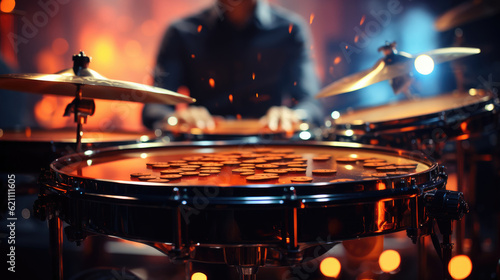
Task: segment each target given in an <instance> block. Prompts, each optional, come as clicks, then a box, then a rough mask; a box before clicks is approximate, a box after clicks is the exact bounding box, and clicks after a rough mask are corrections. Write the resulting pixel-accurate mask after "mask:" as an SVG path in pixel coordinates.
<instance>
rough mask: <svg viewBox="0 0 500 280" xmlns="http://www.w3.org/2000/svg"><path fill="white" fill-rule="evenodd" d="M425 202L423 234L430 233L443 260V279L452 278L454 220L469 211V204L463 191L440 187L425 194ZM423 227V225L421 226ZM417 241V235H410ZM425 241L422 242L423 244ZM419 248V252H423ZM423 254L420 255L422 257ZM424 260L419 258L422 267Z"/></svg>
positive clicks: (459, 218)
mask: <svg viewBox="0 0 500 280" xmlns="http://www.w3.org/2000/svg"><path fill="white" fill-rule="evenodd" d="M423 204H424V209H425V212H426V215H427V217H428V218H429V219H428V220H427V223H426V225H425V227H426V229H424V230H423V231H424V232H422V233H421V234H422V235H428V234H430V236H431V240H432V243H433V245H434V248H435V249H436V252H437V255H438V257H439V259H440V260H441V262H442V267H443V279H445V280H450V279H451V277H450V274H449V271H448V263H449V262H450V260H451V255H452V249H453V243H451V235H452V233H453V230H452V229H453V221H454V220H455V221H459V220H461V219H462V217H463V216H464V215H465V214H466V213H468V212H469V206H468V204H467V203H466V202H465V200H464V197H463V194H462V193H461V192H455V191H447V190H445V189H439V190H436V191H434V192H428V193H426V194H425V195H424V196H423ZM435 224H437V227H438V229H439V232H440V233H441V235H442V242H441V243H440V242H439V238H438V236H437V233H436V230H435V227H434V225H435ZM419 227H420V228H422V227H421V226H419ZM422 235H421V236H419V237H420V238H419V239H420V241H422V240H423V238H422V237H423V236H422ZM410 237H411V238H412V240H413V241H414V242H415V241H416V240H417V239H416V238H415V236H410ZM423 244H425V243H423V242H422V243H420V244H419V245H420V246H422V245H423ZM420 249H421V248H419V254H420V255H421V254H422V253H423V252H422V250H420ZM422 257H423V256H419V258H422ZM423 260H425V259H420V260H419V266H421V267H420V269H422V266H423V265H424V263H423Z"/></svg>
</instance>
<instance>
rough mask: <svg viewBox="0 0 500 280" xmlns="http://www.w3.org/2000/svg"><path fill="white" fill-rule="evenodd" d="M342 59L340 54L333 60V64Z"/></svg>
mask: <svg viewBox="0 0 500 280" xmlns="http://www.w3.org/2000/svg"><path fill="white" fill-rule="evenodd" d="M341 61H342V58H341V57H340V56H337V57H336V58H335V59H334V60H333V64H335V65H337V64H339V63H340V62H341Z"/></svg>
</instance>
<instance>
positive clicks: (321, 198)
mask: <svg viewBox="0 0 500 280" xmlns="http://www.w3.org/2000/svg"><path fill="white" fill-rule="evenodd" d="M241 144H252V145H253V144H258V145H283V146H285V147H286V146H291V145H295V146H297V145H298V146H306V147H307V146H314V147H338V148H362V149H367V150H370V151H380V152H385V153H389V154H391V155H398V156H403V155H404V156H406V158H408V157H410V156H411V155H412V152H410V151H405V150H401V149H393V148H386V147H379V146H371V145H363V144H357V143H348V142H316V141H311V142H303V141H302V142H290V141H272V142H266V143H260V142H258V141H256V142H255V143H249V142H241V141H224V142H223V141H200V142H196V143H193V142H179V143H169V144H168V145H166V144H162V143H147V144H135V145H126V146H119V147H111V148H104V149H97V150H93V151H92V152H88V151H87V152H84V153H79V154H72V155H67V156H63V157H61V158H58V159H56V160H55V161H53V162H52V163H51V165H50V171H49V172H50V174H51V176H50V177H51V178H47V179H46V180H41V182H42V185H43V184H45V186H48V187H49V188H51V189H52V190H56V191H57V192H60V193H62V194H64V195H71V193H73V194H74V193H75V192H76V193H78V194H79V195H83V196H85V199H91V200H96V201H101V202H103V203H108V202H109V203H117V201H119V202H120V203H124V204H127V205H138V204H141V205H142V204H144V205H148V204H149V203H156V204H154V205H162V207H165V206H167V207H170V206H172V207H176V206H178V205H180V204H183V205H188V206H189V205H193V204H195V203H196V201H194V200H195V199H196V195H197V194H199V192H200V191H202V192H203V191H207V190H210V191H214V190H215V191H217V195H214V196H211V195H207V196H205V199H207V200H208V201H209V204H210V205H232V206H236V205H240V206H243V207H246V206H250V205H253V206H259V207H266V206H273V207H274V206H278V207H289V206H290V203H294V204H299V205H300V204H302V205H304V204H307V205H309V206H311V207H314V206H324V205H327V204H330V205H338V204H345V203H348V204H350V203H355V204H358V203H363V201H365V200H366V201H367V202H366V203H369V202H370V201H372V200H373V199H375V200H380V199H395V198H397V197H407V196H414V195H416V188H412V187H410V182H411V181H412V179H415V180H416V181H420V182H422V181H423V182H425V183H429V182H431V181H433V180H432V179H434V178H435V177H437V176H438V175H439V173H440V168H439V166H438V164H437V162H435V161H433V160H432V159H431V158H430V157H428V156H426V155H424V154H423V153H421V152H420V151H416V152H414V153H413V154H418V156H419V158H418V159H415V158H413V159H414V160H415V161H419V162H422V163H425V164H426V165H428V166H429V168H428V169H426V170H424V171H421V172H415V173H409V174H406V175H399V176H389V177H385V178H373V179H372V178H370V180H358V181H349V182H334V183H332V182H316V183H300V184H280V185H276V184H247V185H235V186H231V187H222V186H207V185H190V186H185V185H182V186H179V185H177V184H168V183H166V184H158V183H146V182H136V181H116V180H106V179H95V178H85V177H79V176H73V175H69V174H66V173H64V172H61V171H60V169H59V168H60V167H62V166H64V163H65V162H66V161H68V160H69V161H71V162H73V163H74V161H73V160H74V159H75V158H80V161H85V160H87V159H90V158H92V157H95V156H96V155H103V154H104V156H109V154H107V153H122V152H126V151H130V152H132V151H137V149H152V150H154V149H161V148H169V149H172V148H175V147H185V148H193V147H198V148H199V147H210V146H211V147H230V146H231V145H241ZM75 178H76V179H77V180H76V179H75ZM44 182H45V183H44ZM76 182H78V183H76ZM380 182H383V183H385V184H386V186H387V187H386V189H384V190H368V191H365V190H363V191H360V192H352V191H350V192H345V193H339V192H338V190H339V188H340V187H342V188H343V189H344V188H345V189H348V190H353V189H355V188H356V187H358V186H360V185H363V186H366V187H374V186H376V184H380ZM439 183H442V182H439ZM97 184H99V186H100V188H98V187H97ZM417 184H418V183H417ZM158 186H161V188H159V187H158ZM419 187H421V186H419ZM435 187H436V186H435V185H434V184H430V185H429V186H428V188H435ZM110 188H112V189H114V190H115V194H110V193H108V192H101V190H102V189H106V190H109V189H110ZM425 188H426V187H425V186H424V189H425ZM120 192H121V193H127V194H128V195H127V196H120V195H118V194H117V193H120ZM197 192H198V193H197ZM256 192H257V195H256V194H255V193H256ZM263 193H264V194H263ZM154 205H150V206H151V207H153V206H154Z"/></svg>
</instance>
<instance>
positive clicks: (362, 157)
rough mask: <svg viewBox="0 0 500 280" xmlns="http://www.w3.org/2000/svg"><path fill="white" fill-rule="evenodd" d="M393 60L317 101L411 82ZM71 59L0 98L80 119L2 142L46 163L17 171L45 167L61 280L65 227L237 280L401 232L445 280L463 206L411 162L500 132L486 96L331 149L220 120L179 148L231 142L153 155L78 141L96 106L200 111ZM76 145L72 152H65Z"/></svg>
mask: <svg viewBox="0 0 500 280" xmlns="http://www.w3.org/2000/svg"><path fill="white" fill-rule="evenodd" d="M475 53H478V50H477V49H465V48H452V49H439V50H434V51H432V52H428V53H425V54H424V55H427V56H429V57H431V58H433V59H434V60H435V62H436V63H439V62H445V61H449V60H452V59H457V58H460V57H463V56H466V55H471V54H475ZM396 54H397V53H395V52H389V54H387V56H386V58H384V59H382V60H380V61H379V62H377V64H376V65H375V66H374V68H372V69H369V70H367V71H363V72H360V73H357V74H355V75H352V76H349V77H345V78H343V79H341V80H339V81H337V82H335V83H333V84H331V85H330V86H328V87H326V88H325V89H324V90H323V91H322V92H320V93H319V94H318V97H326V96H330V95H335V94H340V93H345V92H348V91H352V90H356V89H358V88H361V87H366V86H368V85H370V84H373V83H376V82H379V81H383V80H394V79H396V78H398V77H400V76H401V73H404V74H408V73H409V72H410V71H411V70H410V69H411V67H413V66H412V63H413V62H414V61H415V60H416V56H412V55H405V59H404V60H397V59H394V55H396ZM397 55H399V54H397ZM73 61H74V67H73V68H71V69H68V70H65V71H61V72H59V73H57V74H53V75H42V74H9V75H1V76H0V88H2V89H10V90H17V91H26V92H34V93H42V94H57V95H69V96H74V100H73V101H72V102H71V103H70V104H69V105H68V106H67V108H66V115H69V114H73V115H74V120H75V122H76V124H77V129H76V137H71V135H70V134H71V132H68V131H59V132H58V131H50V132H48V131H45V132H38V131H33V132H32V131H29V132H28V131H23V132H8V131H6V132H3V134H2V137H0V143H1V144H2V145H1V146H2V149H1V152H2V155H7V157H8V158H10V157H12V158H14V157H19V156H22V157H23V158H24V155H29V157H32V156H33V155H39V157H37V158H34V159H33V160H31V162H30V164H27V165H23V166H22V169H21V170H20V172H25V173H31V174H33V173H36V172H38V173H40V168H42V167H49V168H47V169H45V170H44V171H42V172H41V175H40V176H39V180H38V184H39V197H38V200H37V201H36V202H35V205H34V210H35V213H36V215H37V217H38V218H40V219H42V220H48V222H49V231H50V244H51V245H50V250H51V256H52V264H53V266H52V268H53V279H63V262H62V259H63V257H62V240H63V225H65V226H64V234H66V236H67V238H68V240H70V241H74V242H77V243H80V242H83V241H84V240H85V238H86V237H87V236H90V235H105V236H113V237H117V238H121V239H125V240H130V241H135V242H140V243H143V244H147V245H150V246H152V247H154V248H156V249H158V250H159V251H161V252H163V253H165V255H167V256H168V257H169V258H171V259H173V260H177V261H181V262H207V263H222V264H227V265H229V266H234V267H235V268H236V269H237V271H238V272H239V275H240V279H257V278H258V277H257V271H258V268H259V267H262V266H296V265H299V264H301V263H302V262H303V261H304V260H307V259H311V258H317V257H320V256H321V255H322V254H324V253H325V252H326V251H328V250H329V249H330V248H331V247H333V246H334V245H335V244H338V243H339V242H342V241H345V240H351V239H357V238H363V237H370V236H378V235H383V234H387V233H393V232H398V231H406V232H407V235H408V237H409V238H411V239H412V241H413V242H414V243H417V241H418V240H419V238H420V237H422V236H431V237H432V240H433V244H434V245H435V248H436V251H437V254H438V256H439V257H440V259H441V261H442V267H443V275H444V278H445V279H449V275H448V269H447V266H448V262H449V261H450V259H451V256H452V248H453V244H452V241H451V236H452V229H453V221H458V220H460V219H461V218H462V217H463V216H464V214H466V213H467V212H468V205H467V203H466V202H465V200H464V197H463V194H462V193H461V192H457V191H450V190H446V185H447V174H446V171H445V168H444V167H443V166H441V165H439V164H438V163H437V162H436V161H435V160H434V159H433V158H432V157H431V156H430V155H429V154H426V153H422V152H421V151H417V150H419V149H422V148H423V147H424V146H425V144H429V143H428V142H426V139H433V140H434V142H433V143H431V144H436V143H437V144H439V143H440V141H441V143H442V142H444V141H447V140H450V139H452V140H457V141H459V140H460V139H466V138H467V137H471V135H474V134H480V133H483V132H484V131H485V130H489V129H496V128H497V127H496V126H497V125H498V120H499V115H498V110H499V101H498V98H497V97H496V96H493V95H492V94H491V93H488V92H483V93H481V94H479V93H478V94H477V95H471V94H464V93H459V94H448V95H443V96H438V97H434V98H429V99H420V100H409V101H404V102H401V103H397V104H392V105H384V106H381V107H375V108H369V109H366V110H360V111H355V112H353V113H351V114H346V115H342V116H341V117H339V118H332V119H329V120H327V122H325V126H324V127H323V130H324V132H323V135H326V137H324V138H323V140H328V141H291V140H290V138H288V136H287V135H285V134H283V133H275V132H268V133H265V132H262V130H259V129H256V128H255V122H252V123H250V122H251V121H250V122H249V121H247V122H244V121H241V122H236V121H235V123H232V122H223V121H222V122H221V124H222V125H221V127H223V128H224V129H221V130H219V131H216V132H213V131H212V132H207V131H204V132H202V133H198V134H194V135H197V136H192V137H190V138H189V136H184V137H185V138H188V140H227V141H194V142H172V143H159V142H158V141H154V140H155V135H153V134H144V135H134V134H127V133H111V134H110V133H87V132H85V133H83V129H82V126H83V124H84V123H85V121H86V118H87V117H90V116H92V115H93V113H94V111H95V104H94V101H93V99H94V98H98V99H112V100H125V101H135V102H142V103H148V102H155V103H163V104H171V105H173V104H177V103H192V102H194V101H195V100H193V99H192V98H189V97H187V96H184V95H181V94H178V93H175V92H171V91H167V90H164V89H159V88H156V87H151V86H145V85H140V84H135V83H130V82H123V81H117V80H110V79H107V78H105V77H103V76H101V75H99V74H98V73H97V72H96V71H93V70H91V69H90V68H88V65H89V62H90V59H89V58H88V57H87V56H85V54H84V53H83V52H81V53H79V54H78V55H75V56H74V57H73ZM399 89H401V88H399ZM401 90H403V91H404V90H405V89H404V88H403V89H401ZM382 112H383V113H382ZM242 124H244V126H243V127H247V126H248V127H250V128H249V129H241V127H242ZM235 127H238V128H239V130H238V129H235ZM176 129H177V130H176ZM172 131H173V133H177V134H178V135H179V134H182V135H193V134H192V133H191V132H192V131H191V130H187V131H186V130H182V128H172ZM273 133H275V134H273ZM269 134H273V135H272V137H270V138H266V141H260V140H262V139H259V138H260V137H262V136H263V135H267V136H269ZM247 136H248V137H247ZM250 136H251V137H250ZM255 136H258V137H255ZM271 138H272V139H273V140H272V141H269V139H271ZM96 139H97V140H96ZM276 139H278V140H276ZM330 140H342V141H343V142H335V141H330ZM70 143H72V144H74V145H75V146H74V148H72V149H68V148H67V147H68V144H70ZM385 146H391V147H392V148H387V147H385ZM438 150H439V147H438V146H433V152H435V151H438ZM20 151H22V152H23V153H25V154H21V155H20V154H19V152H20ZM433 155H435V154H433ZM31 163H32V164H31ZM262 166H264V167H262ZM9 167H10V166H9ZM9 167H7V166H2V170H7V169H8V168H9ZM261 167H262V168H261ZM266 167H268V168H267V169H266ZM183 168H184V169H185V170H181V169H183ZM188 169H189V170H188ZM241 169H243V170H245V171H241ZM236 170H239V171H236ZM269 170H272V171H269ZM242 173H249V174H245V175H242ZM250 173H251V174H250ZM175 174H177V175H175ZM136 175H137V176H136ZM143 177H147V178H143ZM141 178H143V179H144V180H143V179H141ZM436 228H439V231H437V230H436ZM438 232H439V233H438ZM439 235H441V236H439ZM189 276H190V275H187V276H186V277H189Z"/></svg>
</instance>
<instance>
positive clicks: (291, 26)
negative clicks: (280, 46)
mask: <svg viewBox="0 0 500 280" xmlns="http://www.w3.org/2000/svg"><path fill="white" fill-rule="evenodd" d="M292 29H293V24H291V23H290V25H289V26H288V33H290V34H292Z"/></svg>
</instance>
